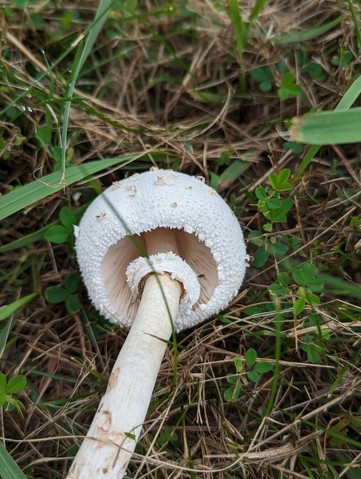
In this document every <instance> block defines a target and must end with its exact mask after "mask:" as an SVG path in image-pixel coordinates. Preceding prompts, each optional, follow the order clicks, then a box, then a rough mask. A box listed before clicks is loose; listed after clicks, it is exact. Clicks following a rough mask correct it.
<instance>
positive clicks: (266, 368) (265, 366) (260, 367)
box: [253, 362, 273, 374]
mask: <svg viewBox="0 0 361 479" xmlns="http://www.w3.org/2000/svg"><path fill="white" fill-rule="evenodd" d="M272 369H273V364H271V363H265V362H260V363H256V364H255V365H254V368H253V370H254V371H255V372H256V373H258V374H264V373H269V372H270V371H272Z"/></svg>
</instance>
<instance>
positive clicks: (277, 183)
mask: <svg viewBox="0 0 361 479" xmlns="http://www.w3.org/2000/svg"><path fill="white" fill-rule="evenodd" d="M290 176H291V170H290V169H289V168H283V169H282V170H281V171H279V172H278V173H271V174H270V176H269V182H270V184H271V186H272V188H273V189H274V190H275V191H289V190H292V185H291V183H290V182H289V181H288V180H289V178H290Z"/></svg>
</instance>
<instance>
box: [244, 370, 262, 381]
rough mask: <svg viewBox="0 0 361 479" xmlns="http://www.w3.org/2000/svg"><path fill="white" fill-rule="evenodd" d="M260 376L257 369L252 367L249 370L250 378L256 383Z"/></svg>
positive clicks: (248, 375)
mask: <svg viewBox="0 0 361 479" xmlns="http://www.w3.org/2000/svg"><path fill="white" fill-rule="evenodd" d="M259 376H260V375H259V373H257V371H255V370H254V369H252V370H251V371H247V377H248V379H249V380H251V381H253V382H254V383H255V382H256V381H258V379H259Z"/></svg>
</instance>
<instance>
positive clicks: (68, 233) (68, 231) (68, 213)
mask: <svg viewBox="0 0 361 479" xmlns="http://www.w3.org/2000/svg"><path fill="white" fill-rule="evenodd" d="M76 221H77V218H76V214H75V213H74V211H73V210H72V209H71V208H68V207H67V206H64V207H63V208H61V210H60V213H59V222H60V223H61V224H59V225H54V226H51V227H50V228H48V229H47V230H46V232H45V234H44V238H45V239H47V240H48V241H51V242H52V243H58V244H61V243H66V242H67V241H68V239H69V238H71V237H72V235H73V227H74V225H75V223H76Z"/></svg>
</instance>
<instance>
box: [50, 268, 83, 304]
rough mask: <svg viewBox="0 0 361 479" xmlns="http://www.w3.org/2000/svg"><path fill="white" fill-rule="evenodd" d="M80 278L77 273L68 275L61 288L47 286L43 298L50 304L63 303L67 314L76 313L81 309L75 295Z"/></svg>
mask: <svg viewBox="0 0 361 479" xmlns="http://www.w3.org/2000/svg"><path fill="white" fill-rule="evenodd" d="M80 281H81V278H80V275H79V274H78V273H69V274H67V275H66V276H65V277H64V281H63V286H49V288H46V290H45V293H44V296H45V299H46V300H47V301H48V302H49V303H51V304H59V303H62V302H65V306H66V309H67V311H68V312H69V313H77V312H78V311H79V310H80V308H81V302H80V300H79V297H78V295H77V294H75V293H76V291H77V289H78V287H79V284H80Z"/></svg>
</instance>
